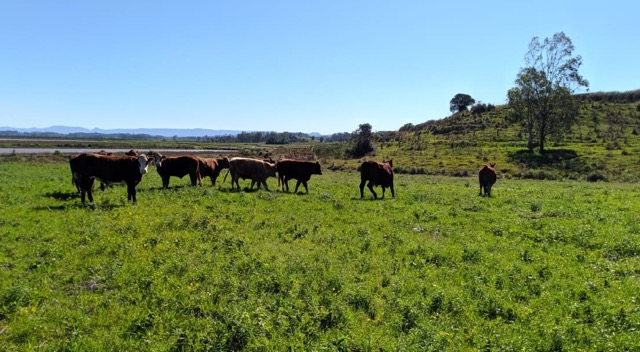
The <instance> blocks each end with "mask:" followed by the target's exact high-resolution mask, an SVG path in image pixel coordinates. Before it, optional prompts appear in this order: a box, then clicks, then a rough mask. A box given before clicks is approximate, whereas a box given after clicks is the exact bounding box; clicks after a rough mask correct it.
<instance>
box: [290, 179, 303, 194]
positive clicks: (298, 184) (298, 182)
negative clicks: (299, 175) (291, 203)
mask: <svg viewBox="0 0 640 352" xmlns="http://www.w3.org/2000/svg"><path fill="white" fill-rule="evenodd" d="M300 183H301V181H300V180H298V181H297V182H296V189H295V190H294V191H293V193H298V187H300ZM305 187H306V186H305Z"/></svg>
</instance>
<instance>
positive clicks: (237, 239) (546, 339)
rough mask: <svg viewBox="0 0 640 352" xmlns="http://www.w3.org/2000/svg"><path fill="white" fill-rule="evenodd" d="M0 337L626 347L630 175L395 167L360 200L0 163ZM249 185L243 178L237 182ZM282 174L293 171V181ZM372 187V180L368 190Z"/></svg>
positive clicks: (23, 345) (90, 345)
mask: <svg viewBox="0 0 640 352" xmlns="http://www.w3.org/2000/svg"><path fill="white" fill-rule="evenodd" d="M0 180H1V182H0V195H2V202H0V236H1V237H0V238H1V239H0V350H6V351H31V350H34V351H35V350H38V351H41V350H43V351H53V350H69V351H98V350H102V351H104V350H107V351H109V350H113V351H116V350H117V351H121V350H131V351H144V350H153V351H174V350H175V351H177V350H211V351H222V350H229V351H230V350H261V351H265V350H266V351H271V350H298V351H299V350H329V351H334V350H345V351H372V350H384V351H391V350H399V351H430V350H433V351H443V350H450V351H464V350H471V351H475V350H491V351H494V350H496V351H497V350H507V351H509V350H518V351H522V350H528V351H562V350H565V351H578V350H585V351H586V350H589V351H599V350H601V351H624V350H628V351H634V350H639V349H640V338H639V336H640V332H639V329H640V305H639V304H638V300H639V299H640V297H639V293H640V290H639V287H640V285H639V281H638V275H639V274H640V259H639V257H638V255H639V254H640V253H639V252H640V221H639V217H640V216H639V215H638V209H639V208H640V189H639V188H638V186H637V184H618V183H587V182H577V181H535V180H514V179H500V180H498V182H497V184H496V185H495V187H494V189H493V197H492V198H484V197H480V196H478V192H479V189H478V185H477V180H476V178H475V177H472V176H470V177H459V178H451V177H437V176H427V175H409V174H401V175H396V181H395V183H396V198H391V197H390V194H389V192H387V196H386V198H385V199H383V200H375V201H374V200H372V199H371V194H370V193H365V199H364V200H361V199H360V196H359V191H358V184H359V175H358V174H357V173H355V172H348V171H335V172H333V171H328V170H324V174H323V175H322V176H313V178H312V179H311V181H310V182H309V191H310V193H309V194H308V195H307V194H286V193H282V192H281V191H276V190H275V189H276V180H275V179H273V178H271V179H269V180H268V183H269V186H270V188H271V191H270V192H267V191H264V190H260V191H242V192H232V191H230V183H229V180H227V183H226V184H221V181H222V177H221V178H220V179H219V180H218V182H220V183H219V184H218V185H216V186H215V187H212V186H211V184H210V182H209V180H206V182H205V186H202V187H190V186H188V183H189V181H188V177H187V178H184V179H182V180H178V179H175V178H172V180H171V189H168V190H162V189H160V187H161V185H162V183H161V180H160V177H159V176H158V174H157V172H156V170H155V169H154V168H152V167H151V168H150V173H149V174H148V175H146V176H144V178H143V180H142V182H141V184H140V185H139V187H138V203H137V204H131V203H128V202H127V201H126V189H125V188H124V187H122V186H115V187H112V188H109V189H107V190H106V191H104V192H102V191H99V190H96V191H95V194H94V197H95V200H96V201H95V204H93V205H87V206H83V205H82V204H81V203H80V200H79V197H78V196H77V195H76V194H75V189H74V187H73V186H72V185H71V175H70V171H69V167H68V164H67V163H64V162H51V163H39V162H24V161H15V162H11V161H6V162H3V163H2V164H0ZM245 184H246V185H248V184H249V182H245ZM292 186H294V185H292ZM365 192H368V190H365Z"/></svg>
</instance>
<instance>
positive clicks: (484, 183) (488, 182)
mask: <svg viewBox="0 0 640 352" xmlns="http://www.w3.org/2000/svg"><path fill="white" fill-rule="evenodd" d="M495 166H496V164H486V165H484V166H483V167H482V169H480V172H479V173H478V180H479V181H480V195H483V194H482V191H484V195H485V196H488V197H491V187H492V186H493V184H494V183H496V170H495V169H494V167H495Z"/></svg>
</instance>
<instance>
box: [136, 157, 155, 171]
mask: <svg viewBox="0 0 640 352" xmlns="http://www.w3.org/2000/svg"><path fill="white" fill-rule="evenodd" d="M137 160H138V170H140V173H141V174H143V175H144V174H146V173H147V168H148V167H149V164H150V163H152V162H153V160H154V158H153V157H149V158H147V156H146V155H144V154H140V155H138V157H137Z"/></svg>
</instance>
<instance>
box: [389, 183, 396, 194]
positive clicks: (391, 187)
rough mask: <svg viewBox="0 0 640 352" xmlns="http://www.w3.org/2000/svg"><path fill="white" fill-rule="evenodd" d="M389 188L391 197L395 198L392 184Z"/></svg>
mask: <svg viewBox="0 0 640 352" xmlns="http://www.w3.org/2000/svg"><path fill="white" fill-rule="evenodd" d="M389 188H390V189H391V197H392V198H395V197H396V192H395V191H394V190H393V183H392V184H391V185H390V186H389Z"/></svg>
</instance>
